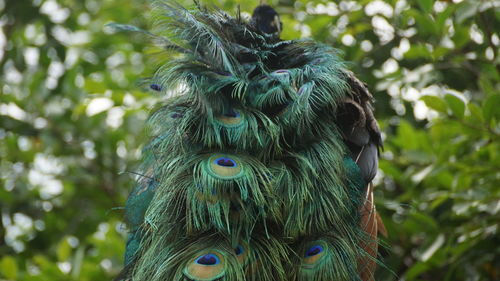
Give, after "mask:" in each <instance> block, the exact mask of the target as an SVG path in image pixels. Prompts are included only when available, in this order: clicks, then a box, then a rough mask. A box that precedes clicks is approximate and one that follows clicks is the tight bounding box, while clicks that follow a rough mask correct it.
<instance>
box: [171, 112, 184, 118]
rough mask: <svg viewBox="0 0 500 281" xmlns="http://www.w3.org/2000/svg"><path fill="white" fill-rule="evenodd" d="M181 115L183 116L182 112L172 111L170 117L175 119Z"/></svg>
mask: <svg viewBox="0 0 500 281" xmlns="http://www.w3.org/2000/svg"><path fill="white" fill-rule="evenodd" d="M182 116H183V115H182V114H180V113H177V112H175V113H172V115H170V117H172V118H174V119H176V118H181V117H182Z"/></svg>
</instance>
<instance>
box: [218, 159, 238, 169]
mask: <svg viewBox="0 0 500 281" xmlns="http://www.w3.org/2000/svg"><path fill="white" fill-rule="evenodd" d="M214 163H215V164H217V165H219V166H222V167H231V168H232V167H236V166H238V164H236V161H234V160H233V159H231V158H227V157H220V158H217V159H215V161H214Z"/></svg>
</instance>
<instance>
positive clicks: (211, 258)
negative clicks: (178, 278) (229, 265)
mask: <svg viewBox="0 0 500 281" xmlns="http://www.w3.org/2000/svg"><path fill="white" fill-rule="evenodd" d="M195 262H196V263H197V264H201V265H217V264H219V263H220V259H219V257H218V256H216V255H214V254H206V255H203V256H201V257H199V258H197V259H196V260H195Z"/></svg>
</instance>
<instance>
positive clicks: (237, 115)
mask: <svg viewBox="0 0 500 281" xmlns="http://www.w3.org/2000/svg"><path fill="white" fill-rule="evenodd" d="M224 116H225V117H230V118H238V117H240V114H239V113H238V112H236V111H234V110H232V109H231V110H230V111H229V112H227V113H225V114H224Z"/></svg>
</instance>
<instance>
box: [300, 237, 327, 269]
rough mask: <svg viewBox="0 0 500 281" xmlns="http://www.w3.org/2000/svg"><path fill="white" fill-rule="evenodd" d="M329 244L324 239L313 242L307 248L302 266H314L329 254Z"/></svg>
mask: <svg viewBox="0 0 500 281" xmlns="http://www.w3.org/2000/svg"><path fill="white" fill-rule="evenodd" d="M327 250H328V247H327V244H325V242H323V241H317V242H314V243H312V244H310V246H309V247H308V248H307V249H306V250H305V252H304V259H303V261H302V266H303V267H304V268H313V267H315V266H317V265H319V264H321V261H322V260H324V259H325V258H326V256H327Z"/></svg>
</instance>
